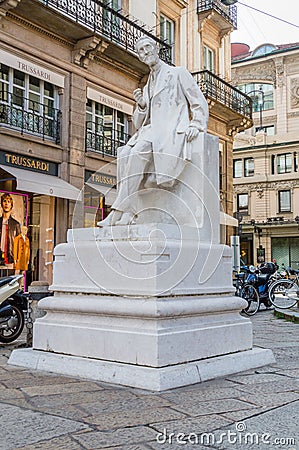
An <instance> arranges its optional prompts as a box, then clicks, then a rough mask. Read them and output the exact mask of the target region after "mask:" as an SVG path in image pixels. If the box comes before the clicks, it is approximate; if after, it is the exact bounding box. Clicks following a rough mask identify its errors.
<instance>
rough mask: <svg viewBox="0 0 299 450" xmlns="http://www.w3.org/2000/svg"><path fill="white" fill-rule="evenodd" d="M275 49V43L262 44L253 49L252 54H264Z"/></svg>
mask: <svg viewBox="0 0 299 450" xmlns="http://www.w3.org/2000/svg"><path fill="white" fill-rule="evenodd" d="M276 49H277V47H275V45H272V44H262V45H260V46H259V47H257V48H256V49H255V50H254V51H253V53H252V56H264V55H267V54H268V53H272V52H274V50H276Z"/></svg>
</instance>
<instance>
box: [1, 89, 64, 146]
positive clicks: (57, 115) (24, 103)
mask: <svg viewBox="0 0 299 450" xmlns="http://www.w3.org/2000/svg"><path fill="white" fill-rule="evenodd" d="M60 123H61V112H60V111H59V110H58V109H56V108H52V107H51V106H49V105H47V104H42V103H38V102H35V101H33V100H31V99H29V98H25V97H23V96H18V95H15V94H11V93H8V92H0V125H2V126H7V127H9V128H12V129H15V130H18V131H21V133H22V134H23V133H26V134H33V135H35V136H38V137H41V138H42V139H50V140H53V141H55V143H56V144H59V143H60Z"/></svg>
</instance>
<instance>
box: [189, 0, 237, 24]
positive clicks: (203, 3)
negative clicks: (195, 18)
mask: <svg viewBox="0 0 299 450" xmlns="http://www.w3.org/2000/svg"><path fill="white" fill-rule="evenodd" d="M211 9H214V10H215V11H217V12H218V13H219V14H220V15H221V16H222V17H224V19H225V20H227V21H228V22H229V23H231V24H232V25H233V27H234V28H237V7H236V5H232V6H225V5H223V3H221V1H220V0H197V13H201V12H203V11H209V10H211Z"/></svg>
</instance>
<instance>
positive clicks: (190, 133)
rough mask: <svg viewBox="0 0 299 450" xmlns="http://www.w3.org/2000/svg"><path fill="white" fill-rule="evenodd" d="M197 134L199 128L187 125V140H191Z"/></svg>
mask: <svg viewBox="0 0 299 450" xmlns="http://www.w3.org/2000/svg"><path fill="white" fill-rule="evenodd" d="M198 135H199V129H198V128H196V127H192V126H190V127H188V128H187V130H186V138H187V142H192V141H193V139H195V138H196V137H197V136H198Z"/></svg>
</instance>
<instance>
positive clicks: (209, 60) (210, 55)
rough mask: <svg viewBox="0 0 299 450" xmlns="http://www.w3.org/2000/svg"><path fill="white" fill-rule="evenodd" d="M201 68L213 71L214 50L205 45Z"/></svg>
mask: <svg viewBox="0 0 299 450" xmlns="http://www.w3.org/2000/svg"><path fill="white" fill-rule="evenodd" d="M203 68H204V70H210V72H214V71H215V52H214V51H213V50H212V49H210V48H209V47H207V46H206V45H204V46H203Z"/></svg>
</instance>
